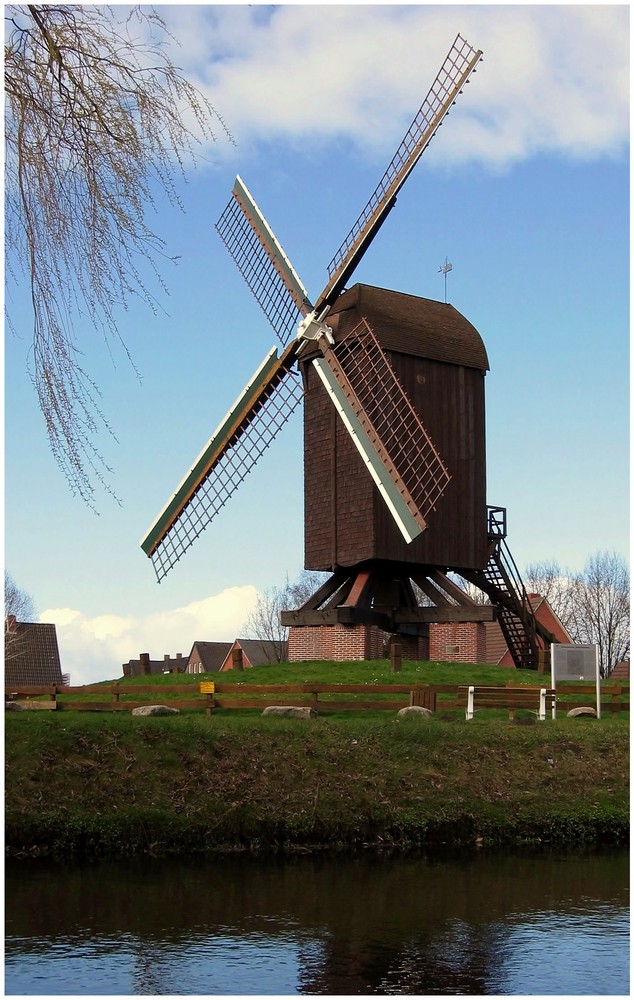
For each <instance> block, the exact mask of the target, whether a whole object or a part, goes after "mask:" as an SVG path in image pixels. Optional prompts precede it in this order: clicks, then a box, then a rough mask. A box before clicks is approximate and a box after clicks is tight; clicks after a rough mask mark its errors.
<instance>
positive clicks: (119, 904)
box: [5, 852, 629, 996]
mask: <svg viewBox="0 0 634 1000" xmlns="http://www.w3.org/2000/svg"><path fill="white" fill-rule="evenodd" d="M628 880H629V858H628V855H627V853H626V852H613V853H609V854H599V855H591V854H590V855H588V854H571V855H563V856H562V855H535V854H533V855H527V854H519V853H516V854H502V855H500V854H487V853H482V852H481V853H475V854H470V855H468V856H465V857H461V858H456V857H451V858H425V857H418V858H389V857H386V858H376V857H362V858H355V859H349V858H348V859H341V858H335V859H333V858H324V857H313V856H308V857H306V856H304V857H300V858H293V859H284V858H272V859H262V858H253V857H235V858H219V859H215V860H210V859H199V860H190V861H187V862H184V861H182V860H180V859H178V860H144V861H137V862H120V863H112V862H108V863H105V862H99V863H97V862H95V863H92V864H79V863H75V864H58V863H53V862H50V861H19V862H17V861H16V862H10V863H8V864H7V867H6V873H5V885H6V925H5V926H6V950H5V992H6V994H8V995H38V996H39V995H68V994H73V995H82V996H100V995H109V996H112V995H123V996H130V995H154V996H157V995H166V994H172V995H207V996H210V995H211V996H218V995H224V996H226V995H230V996H236V995H239V996H245V995H259V996H267V995H274V996H279V995H299V994H324V995H337V994H338V995H376V994H378V995H381V994H410V995H412V994H416V995H419V996H425V995H443V994H444V995H475V996H488V995H505V994H515V995H517V994H522V995H562V994H563V995H565V994H568V995H570V994H573V995H577V996H579V995H592V996H598V995H628V994H629V898H628Z"/></svg>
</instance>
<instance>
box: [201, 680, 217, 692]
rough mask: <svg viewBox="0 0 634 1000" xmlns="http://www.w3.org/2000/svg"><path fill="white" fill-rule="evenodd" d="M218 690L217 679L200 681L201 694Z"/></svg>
mask: <svg viewBox="0 0 634 1000" xmlns="http://www.w3.org/2000/svg"><path fill="white" fill-rule="evenodd" d="M215 690H216V682H215V681H201V682H200V693H201V694H213V693H214V691H215Z"/></svg>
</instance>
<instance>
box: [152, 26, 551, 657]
mask: <svg viewBox="0 0 634 1000" xmlns="http://www.w3.org/2000/svg"><path fill="white" fill-rule="evenodd" d="M481 57H482V53H481V52H480V51H478V50H476V49H474V48H473V47H472V46H471V45H470V44H469V42H467V41H466V40H465V39H464V38H462V37H461V36H460V35H458V36H457V37H456V39H455V41H454V43H453V45H452V47H451V49H450V51H449V53H448V55H447V57H446V59H445V61H444V63H443V65H442V68H441V70H440V72H439V73H438V75H437V77H436V79H435V81H434V83H433V85H432V87H431V89H430V91H429V93H428V94H427V97H426V98H425V100H424V102H423V104H422V105H421V108H420V109H419V111H418V113H417V114H416V116H415V118H414V120H413V122H412V124H411V126H410V127H409V129H408V130H407V132H406V134H405V136H404V138H403V140H402V142H401V144H400V146H399V147H398V149H397V151H396V153H395V155H394V157H393V159H392V161H391V162H390V164H389V166H388V168H387V170H386V171H385V173H384V175H383V177H382V178H381V180H380V181H379V184H378V185H377V187H376V189H375V191H374V192H373V194H372V196H371V197H370V199H369V201H368V202H367V204H366V206H365V208H364V209H363V211H362V212H361V214H360V216H359V218H358V219H357V221H356V223H355V224H354V226H353V227H352V229H351V230H350V232H349V233H348V235H347V236H346V238H345V239H344V241H343V243H342V244H341V246H340V247H339V249H338V250H337V252H336V254H335V256H334V257H333V259H332V261H331V263H330V265H329V266H328V280H327V283H326V286H325V288H324V289H323V291H322V292H321V293H320V295H318V296H317V298H316V299H315V301H314V304H313V302H311V300H310V299H309V296H308V293H307V291H306V289H305V287H304V285H303V284H302V282H301V280H300V279H299V277H298V275H297V272H296V271H295V269H294V267H293V266H292V264H291V262H290V261H289V259H288V257H287V256H286V254H285V252H284V250H283V249H282V247H281V245H280V243H279V242H278V240H277V238H276V237H275V235H274V233H273V232H272V230H271V228H270V227H269V225H268V223H267V221H266V219H265V218H264V216H263V214H262V213H261V211H260V209H259V208H258V206H257V204H256V203H255V201H254V199H253V198H252V196H251V194H250V192H249V191H248V189H247V187H246V185H245V184H244V182H243V181H242V179H241V178H240V177H237V178H236V182H235V184H234V187H233V191H232V197H231V199H230V201H229V204H228V205H227V207H226V209H225V210H224V212H223V213H222V215H221V217H220V219H219V220H218V222H217V224H216V229H217V231H218V233H219V235H220V237H221V239H222V240H223V242H224V243H225V245H226V247H227V249H228V251H229V253H230V254H231V256H232V257H233V259H234V261H235V263H236V265H237V267H238V269H239V271H240V272H241V274H242V276H243V278H244V279H245V281H246V283H247V284H248V286H249V287H250V289H251V291H252V293H253V295H254V296H255V298H256V300H257V302H258V304H259V305H260V307H261V309H262V310H263V312H264V314H265V315H266V317H267V319H268V320H269V322H270V323H271V325H272V327H273V329H274V331H275V333H276V335H277V337H278V338H279V340H280V342H281V352H279V353H278V348H277V347H274V348H272V349H271V350H270V351H269V353H268V354H267V355H266V357H265V358H264V360H263V361H262V363H261V364H260V366H259V367H258V368H257V370H256V371H255V373H254V375H253V376H252V378H251V379H250V380H249V382H248V383H247V385H246V386H245V388H244V389H243V391H242V392H241V394H240V396H239V397H238V399H237V400H236V402H235V403H234V404H233V406H232V407H231V408H230V410H229V412H228V413H227V414H226V416H225V417H224V418H223V419H222V420H221V422H220V424H219V425H218V427H217V429H216V431H215V432H214V434H213V435H212V436H211V438H210V440H209V441H208V443H207V444H206V445H205V447H204V448H203V450H202V452H201V453H200V455H199V456H198V458H197V459H196V461H195V463H194V464H193V466H192V467H191V469H190V470H189V472H188V473H187V475H186V476H185V478H184V479H183V481H182V482H181V484H180V485H179V487H178V488H177V490H176V491H175V493H174V494H173V496H172V497H171V499H170V500H169V501H168V503H167V504H166V506H165V507H164V508H163V510H162V511H161V513H160V514H159V516H158V517H157V519H156V520H155V522H154V524H153V525H152V527H151V528H150V530H149V531H148V532H147V534H146V535H145V537H144V538H143V540H142V542H141V546H142V548H143V550H144V552H145V553H146V555H148V556H149V557H150V558H151V559H152V561H153V564H154V568H155V571H156V575H157V578H158V580H159V581H160V580H161V579H163V578H164V577H165V575H166V574H167V573H168V572H169V571H170V569H171V568H172V567H173V566H174V565H175V563H176V562H177V561H178V560H179V559H180V558H181V557H182V555H183V554H184V553H185V552H186V551H187V549H188V548H189V547H190V546H191V545H192V544H193V543H194V542H195V541H196V539H197V538H198V537H199V535H200V534H201V532H202V531H203V530H204V529H205V528H206V527H207V526H208V524H209V523H210V522H211V521H212V520H213V518H214V517H216V515H217V514H218V513H219V512H220V510H221V509H222V507H223V506H224V505H225V504H226V503H227V502H228V500H229V499H230V497H231V496H232V494H233V493H234V492H235V490H236V489H237V488H238V486H239V485H240V483H241V482H242V481H243V480H244V478H245V477H246V475H247V474H248V473H249V472H250V471H251V469H252V468H253V466H254V465H255V463H256V462H257V460H258V459H259V457H260V456H261V455H262V454H263V452H264V451H265V450H266V449H267V448H268V446H269V445H270V443H271V442H272V440H273V439H274V438H275V436H276V435H277V433H278V431H279V430H280V429H281V427H282V426H283V425H284V424H285V422H286V420H287V419H288V417H289V416H290V415H291V413H292V412H293V411H294V410H295V409H296V408H297V407H298V406H299V405H300V403H301V402H302V400H304V402H305V414H304V435H305V513H306V532H305V535H306V537H305V546H306V552H305V563H306V568H308V569H327V570H329V571H331V573H332V575H331V577H330V578H329V580H328V581H327V583H326V584H324V585H323V586H322V587H320V588H319V590H318V591H317V593H316V594H314V595H313V596H312V598H311V599H310V600H309V601H308V602H307V603H306V604H305V605H304V606H303V607H302V608H299V609H296V610H295V611H288V612H285V613H284V614H283V616H282V622H283V624H285V625H288V626H290V627H292V628H298V629H300V628H303V629H308V628H311V627H314V626H318V627H320V626H323V625H364V626H368V627H372V626H375V627H377V628H378V629H381V630H383V632H391V633H399V634H401V635H403V636H415V637H418V636H421V635H424V634H425V631H426V630H427V629H428V625H429V623H430V622H432V621H443V622H446V621H464V620H472V621H484V620H486V619H487V618H492V617H493V616H494V615H495V614H496V613H497V616H498V618H499V621H500V624H501V625H502V629H503V632H504V634H505V637H506V639H507V642H508V644H509V648H510V649H511V652H512V654H513V658H514V660H515V662H516V664H517V665H524V666H527V665H529V666H534V665H536V661H537V653H538V634H539V628H540V627H539V625H538V624H537V623H536V622H535V620H534V618H533V616H532V612H531V609H530V604H529V603H528V600H527V597H526V594H525V592H524V589H523V586H522V584H521V580H520V579H519V574H517V571H516V568H515V566H514V563H513V561H512V558H511V557H510V553H509V552H508V550H507V549H506V546H505V541H504V539H505V536H506V527H505V512H504V511H503V509H502V508H494V509H493V510H492V511H487V508H486V500H485V457H484V388H483V385H484V374H485V372H486V369H487V368H488V362H487V359H486V351H485V350H484V345H483V344H482V341H481V339H480V337H479V334H478V333H477V331H476V330H475V328H474V327H473V326H472V325H471V324H470V323H469V322H468V320H466V319H465V318H464V317H462V316H461V315H460V314H459V313H458V312H457V311H456V310H454V309H453V307H452V306H449V305H447V304H444V303H436V302H432V301H431V300H426V299H418V298H416V297H414V296H406V295H403V294H402V293H394V292H389V291H387V290H384V289H377V288H373V287H371V286H367V285H354V286H352V287H348V285H349V281H350V278H351V277H352V274H353V272H354V271H355V269H356V267H357V266H358V264H359V262H360V260H361V258H362V257H363V255H364V254H365V252H366V250H367V249H368V247H369V246H370V244H371V242H372V240H373V239H374V237H375V236H376V234H377V233H378V231H379V229H380V227H381V225H382V224H383V222H384V221H385V219H386V217H387V215H388V214H389V212H390V211H391V209H392V208H393V207H394V204H395V202H396V197H397V195H398V193H399V191H400V190H401V188H402V186H403V184H404V183H405V181H406V179H407V177H408V176H409V174H410V173H411V171H412V170H413V168H414V166H415V165H416V163H417V162H418V160H419V158H420V156H421V155H422V153H423V152H424V150H425V149H426V147H427V146H428V144H429V142H430V141H431V139H432V138H433V136H434V135H435V133H436V131H437V130H438V128H439V127H440V125H441V124H442V122H443V120H444V118H445V116H446V115H447V114H448V112H449V110H450V109H451V107H452V105H453V104H454V103H455V101H456V99H457V97H458V95H459V94H460V93H461V92H462V89H463V87H464V86H465V84H466V83H467V82H468V81H469V78H470V76H471V74H472V73H473V72H474V71H475V68H476V66H477V64H478V62H479V61H480V59H481ZM421 345H422V346H421ZM298 369H299V370H298ZM465 386H466V389H465ZM448 404H449V405H450V406H451V409H452V412H453V411H454V410H455V412H453V416H451V415H450V416H449V419H447V420H445V421H442V420H439V416H438V415H439V414H440V413H447V406H448ZM432 425H433V429H432ZM439 441H442V446H439V444H438V442H439ZM317 497H320V502H319V503H316V502H315V501H316V498H317ZM450 570H455V571H456V572H459V573H460V575H462V576H464V577H465V578H466V579H469V580H471V581H472V582H474V583H476V585H477V586H479V587H480V588H481V589H483V590H484V591H485V592H486V593H487V594H488V595H489V597H490V598H491V601H492V605H491V606H488V607H483V606H480V605H476V604H475V603H474V602H473V601H471V600H470V599H469V598H468V597H467V596H466V595H465V593H464V591H462V590H461V589H460V588H459V587H457V586H456V585H455V584H454V583H453V582H452V581H451V580H450V578H449V577H448V575H447V573H448V572H449V571H450ZM421 592H422V593H423V594H424V595H425V601H424V604H423V605H421V599H420V594H421ZM543 638H544V639H546V636H544V637H543Z"/></svg>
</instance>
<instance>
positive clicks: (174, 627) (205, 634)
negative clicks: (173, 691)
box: [40, 584, 258, 685]
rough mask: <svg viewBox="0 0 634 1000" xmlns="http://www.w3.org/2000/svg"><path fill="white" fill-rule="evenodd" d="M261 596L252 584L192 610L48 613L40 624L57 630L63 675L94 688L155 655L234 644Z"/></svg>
mask: <svg viewBox="0 0 634 1000" xmlns="http://www.w3.org/2000/svg"><path fill="white" fill-rule="evenodd" d="M257 597H258V592H257V590H256V588H255V587H253V586H251V585H250V584H247V585H245V586H243V587H231V588H229V589H227V590H223V591H222V593H220V594H214V595H213V596H212V597H206V598H203V599H202V600H200V601H194V602H193V603H192V604H188V605H187V606H186V607H182V608H175V609H174V610H171V611H160V612H156V613H155V614H150V615H146V616H145V617H144V618H134V617H130V616H121V615H99V616H97V617H95V618H88V617H86V616H85V615H84V614H82V612H81V611H78V610H76V609H74V608H47V609H46V610H45V611H43V612H42V614H41V615H40V621H42V622H51V623H53V624H54V625H56V627H57V641H58V645H59V651H60V659H61V662H62V671H63V672H64V673H69V674H70V675H71V676H70V680H71V684H74V685H75V684H90V683H94V682H95V681H103V680H112V679H115V678H117V677H121V675H122V664H123V663H127V662H128V660H130V659H136V658H137V657H138V655H139V653H149V654H150V656H151V658H152V659H157V660H158V659H162V657H163V656H164V654H165V653H169V654H170V655H171V656H174V655H175V654H176V653H182V654H183V656H185V657H186V656H188V655H189V651H190V649H191V647H192V645H193V643H194V642H195V641H196V640H203V641H206V642H221V641H227V642H231V641H233V639H235V638H237V637H239V636H240V635H241V634H242V633H243V630H244V623H245V620H246V618H247V617H248V615H249V614H250V613H251V612H252V611H253V610H254V608H255V604H256V601H257Z"/></svg>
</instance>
